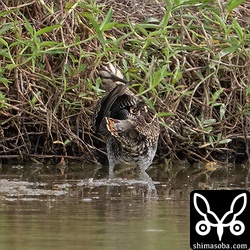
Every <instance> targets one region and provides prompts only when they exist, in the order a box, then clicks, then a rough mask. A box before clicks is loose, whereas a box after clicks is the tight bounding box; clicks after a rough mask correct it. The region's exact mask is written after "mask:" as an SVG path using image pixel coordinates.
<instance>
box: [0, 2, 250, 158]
mask: <svg viewBox="0 0 250 250" xmlns="http://www.w3.org/2000/svg"><path fill="white" fill-rule="evenodd" d="M234 2H235V1H228V3H227V2H225V3H223V4H222V2H221V1H220V3H221V5H219V4H218V3H212V1H211V3H198V1H197V3H196V4H195V3H194V2H192V4H190V3H189V2H188V1H181V3H182V4H172V2H171V1H169V3H168V5H167V8H166V7H165V3H164V1H159V2H158V1H152V0H150V1H149V0H148V1H146V0H144V1H138V2H137V1H126V2H125V1H124V2H122V1H120V2H119V3H116V1H107V2H102V1H97V3H96V2H92V1H88V2H87V1H86V2H85V1H83V2H82V1H75V2H74V1H70V2H68V1H65V2H64V1H59V2H58V3H57V2H51V1H41V0H39V1H33V2H30V3H26V1H21V0H20V1H5V2H4V3H3V2H0V6H1V8H0V9H1V10H2V11H1V12H0V19H1V25H0V62H1V63H0V82H1V84H0V121H1V131H0V159H1V161H2V163H8V162H10V161H15V160H18V161H20V160H23V161H27V160H30V159H33V160H34V161H39V162H46V161H48V160H49V161H53V162H55V163H58V162H60V161H62V159H63V160H64V161H66V162H69V161H74V160H79V161H81V162H86V163H105V162H106V153H105V143H104V141H103V140H102V139H101V138H100V137H99V136H98V135H96V134H95V133H94V132H93V131H92V129H91V121H92V115H93V110H94V109H93V107H94V105H95V103H96V102H97V100H99V98H100V97H101V96H102V95H103V94H104V92H103V89H102V86H101V82H100V78H99V77H98V71H97V69H98V67H100V65H102V64H103V63H107V62H112V63H113V65H115V66H116V67H119V68H120V69H121V70H122V72H123V74H124V75H125V77H126V78H127V79H128V80H130V81H131V82H132V89H133V90H134V91H135V92H136V93H138V95H140V96H142V98H143V99H144V100H145V101H146V102H147V103H148V104H149V105H150V106H151V107H154V108H155V110H156V111H157V112H158V115H159V119H160V122H161V135H160V140H159V145H158V151H157V156H156V160H159V161H161V160H163V159H183V158H186V159H188V161H190V162H192V161H198V160H202V161H219V162H233V163H242V162H244V161H246V160H247V159H248V157H249V144H250V138H249V136H250V121H249V114H250V111H249V94H250V85H249V81H250V71H249V67H250V48H249V44H250V31H249V30H250V27H249V23H250V20H249V16H250V4H249V3H248V1H241V2H242V4H241V5H239V6H236V5H235V3H234ZM238 2H240V1H238Z"/></svg>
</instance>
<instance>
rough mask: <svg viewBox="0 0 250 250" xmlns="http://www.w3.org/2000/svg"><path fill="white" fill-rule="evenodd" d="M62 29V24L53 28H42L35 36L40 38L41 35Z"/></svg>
mask: <svg viewBox="0 0 250 250" xmlns="http://www.w3.org/2000/svg"><path fill="white" fill-rule="evenodd" d="M60 27H61V24H56V25H52V26H48V27H45V28H42V29H40V30H38V31H37V32H36V33H35V36H40V35H42V34H44V33H48V32H50V31H51V30H54V29H57V28H60Z"/></svg>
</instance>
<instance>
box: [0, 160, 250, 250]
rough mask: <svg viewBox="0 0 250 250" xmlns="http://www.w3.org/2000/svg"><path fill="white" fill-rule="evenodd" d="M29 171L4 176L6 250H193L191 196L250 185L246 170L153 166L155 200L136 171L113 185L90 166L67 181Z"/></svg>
mask: <svg viewBox="0 0 250 250" xmlns="http://www.w3.org/2000/svg"><path fill="white" fill-rule="evenodd" d="M12 167H13V166H12ZM12 167H9V169H11V168H12ZM88 167H89V166H88ZM25 168H26V167H22V166H19V170H18V171H16V167H15V168H14V169H15V173H14V174H13V171H12V172H8V171H7V172H6V170H5V172H4V173H3V171H2V173H1V175H0V177H1V179H0V225H1V227H0V249H1V250H4V249H21V250H22V249H25V250H29V249H33V250H39V249H54V250H56V249H104V250H105V249H109V250H110V249H111V250H112V249H122V250H123V249H150V250H152V249H178V250H185V249H190V247H189V193H190V192H191V191H192V190H193V189H197V188H209V189H211V188H227V189H228V188H244V189H248V190H249V183H250V182H249V181H250V180H249V167H246V166H239V167H235V166H215V169H213V168H212V169H211V166H208V165H197V166H195V167H194V166H192V168H191V167H190V166H187V165H186V164H179V165H174V166H171V167H169V166H166V165H164V166H154V167H152V168H151V169H150V170H149V175H150V176H152V178H153V180H154V185H155V187H156V189H157V196H156V197H150V196H148V191H147V188H148V187H147V183H145V182H144V181H138V180H136V179H133V176H131V173H126V174H124V173H122V175H123V176H118V177H117V178H116V179H114V180H108V179H107V178H106V177H107V175H105V171H104V172H103V169H99V168H95V167H93V166H92V167H89V169H90V170H91V171H86V169H85V171H84V169H82V171H80V172H76V173H73V172H72V173H70V174H68V176H67V178H66V179H65V178H64V177H63V178H62V176H60V175H58V174H56V175H55V174H50V175H49V174H47V173H43V174H41V173H40V174H38V175H36V176H32V177H31V176H30V175H28V174H27V173H26V174H25V173H24V172H25V171H27V168H26V169H25ZM93 169H95V171H94V170H93ZM29 170H30V169H29ZM159 172H160V173H159ZM83 173H84V174H83ZM86 173H88V174H86ZM77 176H78V178H77ZM121 177H122V178H121Z"/></svg>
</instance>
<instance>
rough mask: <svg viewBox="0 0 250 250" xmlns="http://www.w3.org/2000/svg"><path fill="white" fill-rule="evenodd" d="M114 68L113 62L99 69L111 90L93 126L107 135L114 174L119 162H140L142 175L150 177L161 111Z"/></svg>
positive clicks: (108, 151) (104, 81)
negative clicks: (149, 169)
mask: <svg viewBox="0 0 250 250" xmlns="http://www.w3.org/2000/svg"><path fill="white" fill-rule="evenodd" d="M114 71H115V70H114V67H113V66H112V65H109V66H108V67H104V68H102V69H101V70H99V74H100V76H101V78H102V82H103V84H104V85H108V88H109V90H110V91H109V92H108V94H106V95H105V96H104V97H103V98H102V99H101V100H100V102H99V103H98V104H97V108H96V111H95V115H94V124H93V128H94V129H95V131H96V132H99V133H100V134H102V135H103V136H104V137H105V139H106V143H107V155H108V160H109V177H110V178H113V177H114V168H115V166H117V165H129V166H136V167H137V169H138V170H139V175H140V177H142V179H147V178H148V175H147V174H146V172H145V170H146V169H147V168H148V167H149V165H150V164H151V163H152V161H153V159H154V156H155V153H156V149H157V144H158V137H159V131H160V128H159V122H158V118H157V114H156V113H155V111H154V110H152V109H151V108H149V107H148V105H147V104H146V103H145V102H144V101H143V100H142V99H141V98H139V97H137V96H136V95H135V94H134V93H133V92H132V91H131V90H129V89H128V86H129V82H127V81H126V80H124V79H123V78H121V77H118V76H117V74H116V73H114ZM120 75H121V73H120ZM151 181H152V180H151Z"/></svg>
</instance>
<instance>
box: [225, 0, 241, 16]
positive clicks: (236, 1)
mask: <svg viewBox="0 0 250 250" xmlns="http://www.w3.org/2000/svg"><path fill="white" fill-rule="evenodd" d="M243 2H244V0H229V1H228V3H227V12H228V13H229V12H230V11H232V10H233V9H234V8H236V7H238V6H239V5H240V4H242V3H243Z"/></svg>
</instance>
